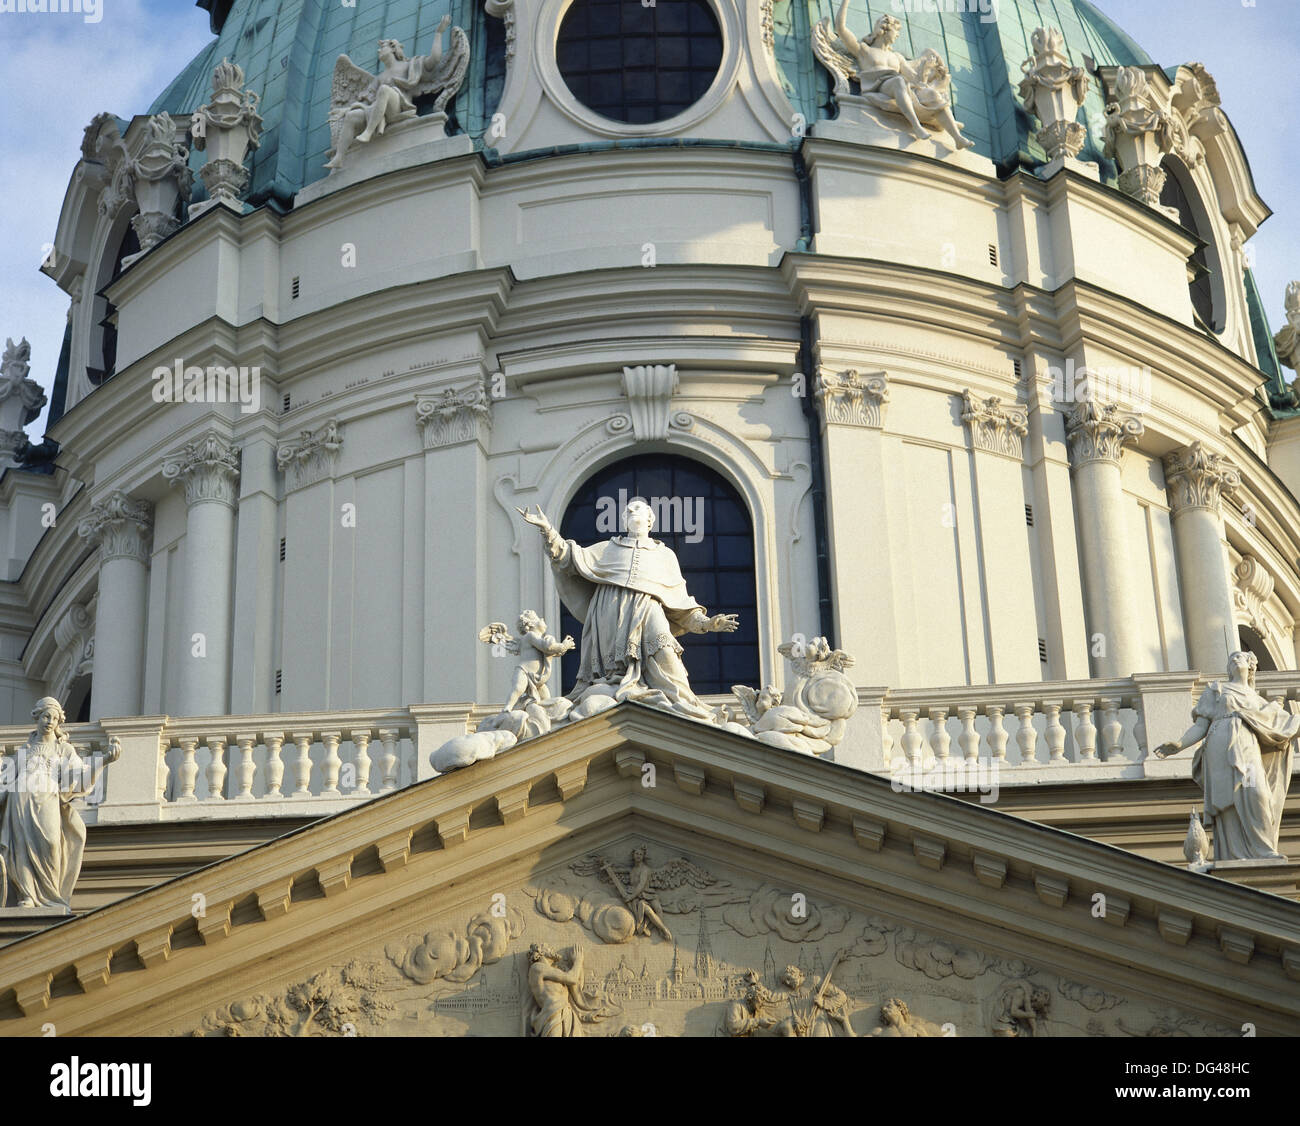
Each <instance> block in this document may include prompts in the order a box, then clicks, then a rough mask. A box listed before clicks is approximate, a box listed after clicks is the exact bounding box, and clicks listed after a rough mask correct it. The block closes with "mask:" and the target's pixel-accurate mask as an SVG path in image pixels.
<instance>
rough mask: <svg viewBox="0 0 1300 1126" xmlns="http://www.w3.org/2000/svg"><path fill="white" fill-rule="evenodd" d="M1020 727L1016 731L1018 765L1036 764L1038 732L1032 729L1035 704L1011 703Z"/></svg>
mask: <svg viewBox="0 0 1300 1126" xmlns="http://www.w3.org/2000/svg"><path fill="white" fill-rule="evenodd" d="M1011 706H1012V708H1013V709H1014V710H1015V713H1016V719H1018V720H1019V721H1020V729H1019V730H1018V731H1017V732H1016V745H1017V746H1018V747H1019V748H1020V765H1021V766H1037V765H1038V746H1037V744H1038V732H1037V731H1035V730H1034V712H1035V711H1036V710H1037V705H1035V704H1029V703H1020V704H1012V705H1011Z"/></svg>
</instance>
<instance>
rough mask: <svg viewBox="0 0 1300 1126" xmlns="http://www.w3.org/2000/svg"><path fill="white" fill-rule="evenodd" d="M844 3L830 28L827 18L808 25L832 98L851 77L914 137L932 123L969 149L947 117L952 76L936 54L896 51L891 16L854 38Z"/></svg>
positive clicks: (956, 123)
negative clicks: (830, 83)
mask: <svg viewBox="0 0 1300 1126" xmlns="http://www.w3.org/2000/svg"><path fill="white" fill-rule="evenodd" d="M848 7H849V0H843V2H842V3H841V4H840V10H839V11H838V12H837V13H836V14H835V22H834V25H833V26H832V24H831V21H830V19H829V18H827V19H824V20H822V21H821V22H820V23H819V24H817V26H816V27H814V28H813V53H814V54H816V56H817V58H818V59H819V60H820V62H821V64H822V65H823V66H824V67H826V69H827V70H829V71H830V72H831V74H832V76H833V77H834V79H835V94H836V96H837V97H838V96H842V95H845V94H848V93H849V80H850V79H854V80H856V81H857V83H858V88H859V90H861V92H862V97H863V99H864V100H865V101H866V102H867V103H868V104H869V105H871V106H874V107H875V108H876V109H881V110H885V111H886V112H889V113H897V114H901V115H902V116H903V117H904V118H905V119H906V120H907V123H908V125H909V126H911V130H912V135H913V136H915V137H916V138H917V139H919V140H922V141H925V140H929V139H930V134H929V133H928V132H927V131H926V128H925V126H926V125H931V126H933V127H935V128H941V129H943V130H945V131H946V132H947V133H948V135H949V136H950V137H951V138H952V143H953V147H954V148H957V149H970V148H974V147H975V142H974V141H972V140H970V139H969V138H967V137H966V136H965V135H964V134H963V133H962V131H961V130H962V124H961V122H960V121H957V120H956V119H955V118H954V117H953V115H952V97H951V88H952V79H951V76H950V75H949V73H948V67H947V64H945V63H944V61H943V58H942V57H941V56H940V55H939V53H938V52H937V51H935V50H934V49H933V48H930V47H927V48H926V49H925V50H924V51H922V52H921V54H920V55H919V56H918V57H917V58H915V59H908V58H907V57H906V56H904V55H903V54H901V53H900V52H898V51H895V50H894V43H895V42H896V41H897V39H898V35H899V32H900V31H902V28H903V25H902V24H901V23H899V22H898V20H897V19H896V18H895V17H894V16H890V15H884V16H881V17H880V18H879V19H878V20H876V23H875V27H874V29H873V30H872V33H871V35H869V36H867V38H866V40H865V42H863V41H859V40H858V38H857V37H856V36H855V35H854V34H853V33H852V32H851V31H849V25H848V18H847V14H848Z"/></svg>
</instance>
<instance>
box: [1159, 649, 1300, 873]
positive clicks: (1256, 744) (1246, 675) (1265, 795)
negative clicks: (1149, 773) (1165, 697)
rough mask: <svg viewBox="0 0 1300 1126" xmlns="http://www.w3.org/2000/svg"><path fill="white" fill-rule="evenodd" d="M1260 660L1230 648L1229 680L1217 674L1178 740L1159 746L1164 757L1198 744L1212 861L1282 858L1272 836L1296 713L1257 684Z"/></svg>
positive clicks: (1297, 726) (1196, 766) (1287, 775)
mask: <svg viewBox="0 0 1300 1126" xmlns="http://www.w3.org/2000/svg"><path fill="white" fill-rule="evenodd" d="M1258 667H1259V660H1258V658H1256V656H1255V655H1254V654H1253V653H1246V652H1238V653H1233V654H1232V655H1231V656H1230V657H1229V658H1228V679H1227V680H1219V681H1215V682H1214V683H1213V684H1211V685H1210V686H1209V687H1208V688H1206V689H1205V691H1204V692H1202V693H1201V696H1200V699H1199V700H1197V701H1196V707H1195V708H1194V709H1193V710H1192V718H1193V720H1194V722H1193V724H1192V726H1191V727H1189V728H1188V729H1187V732H1186V733H1185V734H1184V735H1183V737H1182V738H1181V739H1179V740H1178V741H1177V742H1174V743H1164V744H1162V745H1161V746H1159V747H1157V748H1156V754H1157V755H1159V756H1160V757H1161V758H1167V757H1168V756H1170V755H1176V754H1178V752H1179V751H1182V750H1185V749H1186V748H1188V747H1191V746H1195V745H1196V744H1198V743H1199V744H1200V746H1199V747H1197V749H1196V757H1195V758H1194V759H1193V760H1192V777H1193V778H1195V779H1196V781H1197V782H1199V783H1200V784H1201V786H1202V787H1203V788H1204V791H1205V816H1206V817H1207V818H1208V819H1209V820H1210V822H1211V823H1212V824H1213V826H1214V859H1215V860H1281V859H1284V858H1283V856H1282V854H1281V853H1280V852H1278V850H1277V843H1278V838H1279V836H1280V834H1281V829H1282V809H1283V807H1284V806H1285V805H1286V790H1287V785H1288V783H1289V782H1290V781H1291V762H1292V760H1293V758H1294V756H1295V751H1296V747H1297V744H1300V714H1296V713H1295V712H1292V711H1288V710H1286V709H1285V708H1284V707H1283V706H1282V704H1281V702H1280V701H1269V700H1265V699H1264V697H1263V696H1261V695H1260V694H1259V693H1258V692H1257V691H1256V690H1255V670H1256V669H1257V668H1258Z"/></svg>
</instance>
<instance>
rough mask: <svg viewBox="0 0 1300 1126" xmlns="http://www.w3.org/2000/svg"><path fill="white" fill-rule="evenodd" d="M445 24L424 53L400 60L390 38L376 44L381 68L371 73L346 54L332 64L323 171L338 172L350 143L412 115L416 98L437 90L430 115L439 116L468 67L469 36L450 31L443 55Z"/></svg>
mask: <svg viewBox="0 0 1300 1126" xmlns="http://www.w3.org/2000/svg"><path fill="white" fill-rule="evenodd" d="M450 24H451V17H450V16H444V17H443V18H442V22H441V23H440V24H438V30H437V31H435V32H434V36H433V47H432V48H431V49H430V51H429V53H428V54H427V55H417V56H416V57H415V58H413V59H408V58H407V57H406V52H405V51H404V50H403V49H402V44H401V43H400V42H398V41H397V40H396V39H381V40H380V41H379V61H380V63H381V64H383V70H381V71H380V72H379V73H378V74H371V73H370V72H369V71H367V70H362V69H361V67H359V66H357V64H356V63H354V62H353V61H352V60H351V59H350V58H348V56H347V55H340V56H339V57H338V61H337V62H336V63H335V64H334V85H333V87H332V89H331V90H330V118H329V120H330V141H331V143H332V145H333V148H332V149H331V150H330V159H329V160H328V161H326V163H325V167H326V168H330V169H334V170H337V169H340V168H342V167H343V163H344V159H345V158H346V156H347V153H348V150H349V149H350V148H351V147H352V145H353V143H354V142H355V143H358V144H363V143H365V142H366V141H369V140H371V139H372V138H373V137H374V136H375V135H376V134H379V133H383V132H384V130H385V129H386V128H387V127H388V126H389V125H392V124H394V123H395V122H397V121H400V120H402V119H403V118H408V117H414V116H415V101H414V99H416V98H422V97H424V96H425V95H426V94H431V93H433V92H434V91H435V90H436V91H438V97H437V98H436V99H435V101H434V103H433V112H434V113H442V112H444V110H445V109H446V106H447V103H448V102H449V101H451V99H452V98H453V97H455V95H456V91H457V90H459V89H460V86H461V83H462V82H464V81H465V71H466V69H467V68H468V67H469V37H468V36H467V35H466V34H465V32H464V30H463V29H462V28H459V27H455V28H452V31H451V46H450V48H449V49H448V50H447V51H446V52H444V51H443V46H442V36H443V33H444V32H445V31H446V30H447V28H448V27H449V26H450Z"/></svg>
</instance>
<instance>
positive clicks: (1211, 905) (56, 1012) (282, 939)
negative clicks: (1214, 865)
mask: <svg viewBox="0 0 1300 1126" xmlns="http://www.w3.org/2000/svg"><path fill="white" fill-rule="evenodd" d="M639 847H644V848H645V850H646V854H645V858H644V862H643V864H642V865H640V866H637V865H635V864H634V863H633V852H634V850H635V849H637V848H639ZM615 881H617V884H618V886H616V884H615ZM535 944H536V945H538V946H540V947H543V948H545V949H544V950H542V951H540V952H539V953H537V954H535V955H534V954H533V953H531V951H532V950H533V947H534V945H535ZM575 947H578V948H581V951H582V955H581V967H580V972H579V973H577V974H575V972H574V970H573V968H572V960H573V957H574V954H573V951H574V948H575ZM548 950H549V951H550V952H551V953H549V954H548V953H546V951H548ZM538 960H542V961H546V963H547V964H548V965H552V966H553V968H554V971H555V972H554V973H553V974H551V973H549V971H546V970H545V968H544V967H543V968H542V969H540V970H537V971H536V972H535V973H534V974H533V981H532V982H531V983H530V968H531V967H534V966H535V965H536V963H537V961H538ZM787 966H794V967H796V968H797V969H798V970H799V971H800V975H801V976H802V979H803V980H802V981H798V982H797V984H795V985H792V984H791V982H790V980H782V978H783V975H784V971H785V968H786V967H787ZM828 972H829V973H830V987H829V988H827V989H826V990H825V991H824V992H823V993H822V994H821V997H820V1000H819V999H817V998H816V997H815V992H816V990H817V988H819V987H820V985H821V984H822V982H823V981H824V980H825V977H826V974H827V973H828ZM800 975H791V976H792V977H793V978H798V977H799V976H800ZM566 976H567V977H568V978H574V977H577V976H580V977H581V982H582V986H581V988H580V989H579V988H578V987H577V986H576V985H575V986H574V990H573V991H568V992H565V991H567V990H569V987H568V986H567V985H566V986H563V987H561V986H560V985H557V984H556V983H557V982H560V981H561V980H562V979H564V978H566ZM1297 979H1300V906H1298V905H1297V904H1295V903H1291V902H1288V901H1287V900H1284V899H1282V898H1280V897H1277V896H1272V895H1268V894H1265V893H1262V892H1258V891H1254V890H1252V889H1249V888H1243V887H1239V886H1236V885H1232V884H1228V883H1225V882H1222V881H1218V880H1213V879H1208V878H1205V877H1200V876H1196V875H1194V874H1192V873H1189V872H1186V871H1185V870H1181V869H1178V868H1175V867H1173V866H1170V865H1166V864H1161V863H1159V862H1156V861H1152V860H1148V859H1145V858H1143V857H1140V856H1135V855H1133V854H1131V853H1128V852H1125V851H1123V850H1120V849H1116V848H1113V847H1111V846H1108V845H1103V844H1099V843H1097V842H1094V841H1090V840H1087V839H1084V838H1081V837H1077V836H1073V835H1071V834H1068V833H1063V832H1060V831H1058V830H1054V829H1050V828H1046V827H1044V826H1041V825H1038V824H1035V823H1033V822H1029V821H1025V820H1021V819H1019V818H1015V817H1012V816H1009V815H1005V814H1002V813H999V812H998V811H997V810H996V809H993V808H989V807H985V806H981V805H979V804H976V803H972V802H966V801H961V800H958V799H955V798H952V797H948V796H946V795H942V794H931V793H920V792H915V793H914V792H898V791H896V790H895V789H894V788H892V787H891V784H890V782H889V781H888V780H885V779H882V778H879V777H876V776H873V775H868V774H865V773H862V772H860V771H856V770H852V769H849V768H847V767H843V766H836V765H835V764H833V763H828V762H823V761H820V760H818V759H814V758H810V757H808V756H804V755H799V754H795V753H792V752H787V751H783V750H780V749H777V748H772V747H768V746H765V745H762V744H759V743H755V742H754V741H752V740H747V739H743V738H740V737H737V736H734V735H730V734H727V733H726V732H721V731H717V730H714V729H711V728H709V727H707V726H704V725H700V724H696V723H692V722H689V721H685V720H681V719H678V718H676V717H673V716H670V715H667V714H664V713H661V712H657V711H653V710H650V709H647V708H642V707H637V706H634V705H623V706H620V707H619V708H616V709H614V710H612V711H610V712H607V713H604V714H602V715H600V716H597V717H594V718H592V719H589V720H586V721H584V722H582V723H578V724H575V725H573V726H572V727H569V728H567V729H564V730H562V731H557V732H554V733H552V734H550V735H547V736H544V737H541V738H538V739H535V740H531V741H528V742H526V743H524V744H521V745H519V746H517V747H515V748H513V749H511V750H510V751H508V752H507V753H505V754H503V755H502V756H501V757H500V758H497V759H494V760H491V761H487V762H482V763H478V764H476V765H474V766H472V767H470V768H467V769H465V770H462V771H458V772H456V773H453V774H449V775H444V776H442V777H438V778H435V779H432V780H430V781H428V782H423V783H420V784H418V785H415V786H411V787H409V788H407V789H404V790H400V791H397V792H396V793H393V794H390V795H387V796H384V797H381V798H378V799H375V800H373V801H371V802H369V803H367V804H366V805H363V806H360V807H358V808H357V809H355V810H351V811H349V812H347V813H343V814H339V815H337V816H334V817H330V818H327V819H324V820H322V821H319V822H316V823H314V824H312V825H310V826H308V827H306V828H304V829H301V830H299V831H297V832H294V833H292V834H290V835H288V836H285V837H281V838H278V839H277V840H274V841H272V842H270V843H268V844H266V845H262V846H260V847H257V848H254V849H251V850H249V851H247V852H244V853H241V854H239V855H237V856H234V857H231V858H229V859H227V860H224V861H221V862H220V863H217V864H214V865H212V866H210V867H207V868H204V869H201V870H199V871H197V872H194V873H191V874H189V875H186V876H184V877H182V878H180V879H177V880H173V881H170V882H168V883H166V884H163V885H160V886H158V887H155V888H152V889H150V890H149V891H147V892H143V893H141V894H138V895H134V896H131V897H129V898H127V899H124V900H122V901H120V902H118V903H115V904H112V905H111V906H109V907H105V908H102V909H100V910H98V911H95V912H93V913H91V914H88V915H85V916H83V917H80V918H76V919H72V920H69V921H68V922H66V923H64V924H61V925H59V926H56V927H53V928H51V929H49V930H47V931H43V932H41V933H38V934H36V935H33V936H31V937H30V938H27V939H23V940H21V941H19V942H16V943H13V944H11V945H10V946H8V947H5V948H3V949H0V982H4V983H6V984H7V987H8V989H7V992H4V993H2V994H0V1029H3V1030H4V1031H5V1032H7V1033H9V1034H11V1035H12V1034H31V1033H33V1032H39V1030H40V1028H41V1026H42V1025H43V1024H45V1023H47V1022H49V1023H53V1024H55V1026H56V1027H57V1029H58V1032H59V1034H60V1035H74V1034H91V1035H106V1034H175V1033H190V1032H194V1031H206V1032H210V1033H228V1032H232V1031H233V1032H237V1033H245V1034H266V1033H291V1034H313V1033H324V1034H342V1035H347V1034H353V1033H355V1034H358V1035H402V1034H416V1035H428V1034H464V1033H473V1034H484V1035H520V1034H523V1033H524V1032H525V1031H527V1030H530V1029H532V1030H541V1031H557V1030H559V1031H563V1030H568V1029H572V1028H577V1029H578V1030H580V1031H581V1032H582V1033H583V1034H586V1035H607V1034H616V1033H619V1032H621V1031H624V1030H626V1031H629V1032H636V1031H640V1032H647V1031H650V1032H654V1033H655V1034H658V1035H680V1034H688V1035H706V1034H707V1035H713V1034H715V1033H719V1032H721V1033H727V1032H731V1033H742V1034H743V1033H750V1034H776V1033H779V1032H781V1031H786V1032H789V1031H792V1030H795V1031H799V1030H802V1031H813V1032H821V1033H830V1034H834V1035H843V1034H845V1032H846V1030H847V1029H852V1030H853V1032H854V1033H855V1034H859V1035H860V1034H864V1033H869V1032H871V1031H873V1030H875V1029H878V1028H882V1027H884V1028H888V1027H889V1025H888V1023H887V1022H885V1021H884V1017H883V1016H882V1004H883V1003H884V1002H886V1001H888V1000H890V999H892V998H897V999H900V1000H902V1001H903V1002H904V1003H905V1005H906V1007H907V1010H908V1012H909V1013H910V1015H909V1017H908V1018H907V1020H906V1021H905V1022H904V1023H905V1025H906V1028H907V1030H910V1031H921V1032H925V1033H929V1034H935V1035H940V1034H943V1032H944V1031H945V1028H946V1030H947V1031H948V1032H949V1033H950V1034H956V1035H963V1036H971V1035H990V1034H995V1033H998V1034H1022V1035H1023V1034H1026V1033H1028V1032H1030V1031H1031V1029H1032V1031H1033V1032H1034V1033H1035V1034H1037V1035H1044V1034H1046V1035H1082V1034H1107V1035H1123V1034H1132V1035H1143V1034H1148V1033H1151V1032H1153V1031H1154V1032H1159V1031H1162V1030H1164V1031H1175V1032H1182V1033H1188V1034H1193V1035H1196V1034H1219V1035H1226V1034H1237V1035H1239V1034H1240V1029H1241V1026H1242V1024H1243V1022H1249V1023H1252V1024H1254V1025H1255V1026H1256V1029H1257V1031H1258V1034H1259V1035H1265V1034H1268V1033H1270V1032H1275V1033H1280V1032H1285V1031H1287V1030H1290V1029H1294V1027H1295V1021H1296V1011H1297V1007H1298V1006H1297V1002H1296V1000H1295V993H1296V985H1295V982H1296V980H1297ZM554 989H561V992H564V997H563V998H560V999H556V996H555V994H554ZM539 992H540V993H541V994H544V995H546V996H548V997H550V998H551V999H550V1001H549V1002H547V1004H549V1005H550V1008H549V1010H547V1011H543V1010H544V1009H546V1005H543V1006H541V1008H539V1007H538V1006H537V1005H536V1004H535V1003H534V998H535V997H536V996H537V995H538V994H539ZM890 1012H891V1014H893V1015H895V1016H896V1015H897V1013H898V1012H899V1009H898V1007H897V1006H891V1008H890ZM1026 1012H1038V1013H1039V1017H1038V1018H1033V1019H1032V1020H1031V1018H1029V1017H1026V1016H1025V1015H1023V1014H1024V1013H1026ZM819 1014H820V1015H819ZM1017 1014H1021V1015H1017ZM769 1018H770V1019H769ZM840 1018H843V1020H841V1019H840ZM845 1022H847V1023H845ZM796 1026H797V1027H796Z"/></svg>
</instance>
